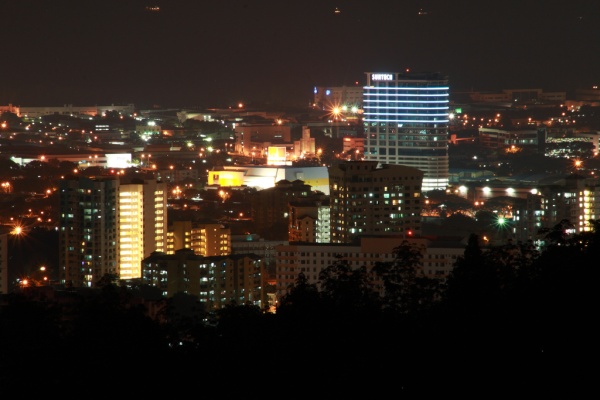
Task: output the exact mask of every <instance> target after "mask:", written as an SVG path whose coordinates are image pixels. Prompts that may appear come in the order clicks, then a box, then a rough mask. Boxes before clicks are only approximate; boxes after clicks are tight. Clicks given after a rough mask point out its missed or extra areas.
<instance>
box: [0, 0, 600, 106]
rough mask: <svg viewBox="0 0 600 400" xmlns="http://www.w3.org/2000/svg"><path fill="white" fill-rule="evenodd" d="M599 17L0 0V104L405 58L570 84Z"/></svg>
mask: <svg viewBox="0 0 600 400" xmlns="http://www.w3.org/2000/svg"><path fill="white" fill-rule="evenodd" d="M147 6H158V7H160V11H149V10H147V8H146V7H147ZM336 7H337V9H338V10H339V11H340V12H339V13H336V12H335V10H336ZM420 10H421V11H422V12H421V13H420V12H419V11H420ZM598 26H600V1H593V0H572V1H569V2H550V1H533V0H508V1H481V0H478V1H474V0H465V1H463V0H461V1H449V0H422V1H419V0H392V1H387V0H370V1H366V0H360V1H359V0H342V1H340V0H338V1H328V0H314V1H312V0H311V1H289V0H285V1H284V0H277V1H275V0H245V1H237V0H218V1H206V0H169V1H167V0H162V1H161V0H108V1H88V0H85V1H79V2H76V1H75V0H52V1H48V0H17V1H15V0H0V34H1V37H2V46H1V47H0V105H6V104H9V103H11V104H13V105H19V106H23V107H26V106H45V105H46V106H50V105H56V106H60V105H64V104H73V105H81V106H87V105H94V104H98V105H105V104H126V103H134V104H136V106H140V107H150V106H159V107H165V108H166V107H213V106H227V105H235V104H237V103H238V102H240V101H242V102H245V103H246V104H248V105H250V104H265V105H266V104H273V105H278V104H285V105H294V106H296V105H297V106H306V105H308V103H309V102H310V101H311V100H312V88H313V87H314V86H315V85H317V86H338V85H354V84H355V83H356V82H358V83H359V84H360V85H362V84H363V83H364V81H365V74H364V73H365V72H367V71H382V72H390V71H391V72H393V71H404V70H406V69H410V70H412V71H415V72H441V73H443V74H446V75H447V76H448V78H449V80H450V86H451V91H456V92H460V91H469V90H479V91H485V90H498V89H502V88H541V89H544V90H546V91H555V90H557V91H566V92H568V93H572V92H573V91H574V90H575V89H577V88H588V87H591V86H592V85H594V84H599V82H600V30H599V29H598Z"/></svg>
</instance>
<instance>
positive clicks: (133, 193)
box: [119, 179, 167, 279]
mask: <svg viewBox="0 0 600 400" xmlns="http://www.w3.org/2000/svg"><path fill="white" fill-rule="evenodd" d="M119 228H120V229H119V277H120V279H139V278H141V277H142V273H141V263H142V260H143V259H144V258H146V257H148V256H149V255H150V254H152V252H153V251H166V244H167V184H166V182H159V181H156V180H154V179H132V180H129V181H121V183H120V187H119Z"/></svg>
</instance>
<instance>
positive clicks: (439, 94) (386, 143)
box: [363, 72, 449, 193]
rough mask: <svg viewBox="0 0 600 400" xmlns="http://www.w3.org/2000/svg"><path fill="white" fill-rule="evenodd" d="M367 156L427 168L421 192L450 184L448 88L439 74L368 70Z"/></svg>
mask: <svg viewBox="0 0 600 400" xmlns="http://www.w3.org/2000/svg"><path fill="white" fill-rule="evenodd" d="M366 75H367V84H366V86H365V87H364V91H363V109H364V114H363V122H364V127H365V160H372V161H379V162H381V163H384V164H401V165H407V166H410V167H414V168H418V169H420V170H421V171H423V172H424V177H423V186H422V191H423V192H424V193H425V192H428V191H430V190H434V189H444V190H445V189H446V188H447V186H448V178H449V171H448V168H449V167H448V116H449V114H448V109H449V107H448V101H449V86H448V80H447V78H446V77H444V76H442V75H440V74H439V73H412V72H406V73H399V72H391V73H379V72H367V73H366Z"/></svg>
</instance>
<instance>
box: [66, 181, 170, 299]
mask: <svg viewBox="0 0 600 400" xmlns="http://www.w3.org/2000/svg"><path fill="white" fill-rule="evenodd" d="M166 243H167V187H166V183H164V182H158V181H155V180H144V179H134V180H126V179H124V181H123V182H121V181H120V180H119V178H118V177H113V176H99V177H79V176H71V177H67V178H66V179H63V180H62V181H61V182H60V233H59V245H60V255H59V266H60V274H59V278H60V280H61V282H63V283H65V284H67V285H70V286H73V287H92V286H94V285H95V284H96V283H97V282H98V281H99V280H100V279H101V278H103V277H104V276H105V275H111V276H113V277H115V278H118V279H139V278H141V277H142V274H141V265H142V260H143V259H144V258H146V257H148V256H149V255H150V254H152V252H153V251H163V252H164V251H166Z"/></svg>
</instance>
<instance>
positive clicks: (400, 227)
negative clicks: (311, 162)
mask: <svg viewBox="0 0 600 400" xmlns="http://www.w3.org/2000/svg"><path fill="white" fill-rule="evenodd" d="M423 174H424V173H423V171H421V170H419V169H417V168H413V167H408V166H405V165H393V164H381V163H379V162H377V161H339V162H337V163H334V164H333V165H332V166H331V167H330V168H329V186H330V188H329V192H330V195H329V197H330V204H331V211H330V213H331V215H330V224H331V235H330V236H331V243H352V242H354V241H355V239H357V238H358V237H360V236H364V235H390V234H396V235H398V234H400V235H403V236H405V237H411V236H413V237H414V236H418V235H420V234H421V207H422V204H421V184H422V181H423Z"/></svg>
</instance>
